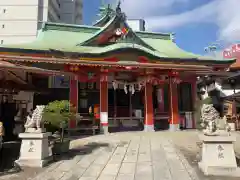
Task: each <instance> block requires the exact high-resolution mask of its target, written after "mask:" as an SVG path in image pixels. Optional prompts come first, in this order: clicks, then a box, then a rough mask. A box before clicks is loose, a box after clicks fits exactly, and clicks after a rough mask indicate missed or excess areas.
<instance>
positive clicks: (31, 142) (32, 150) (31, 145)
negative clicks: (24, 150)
mask: <svg viewBox="0 0 240 180" xmlns="http://www.w3.org/2000/svg"><path fill="white" fill-rule="evenodd" d="M29 146H30V147H29V149H28V152H34V148H33V146H34V143H33V141H30V143H29Z"/></svg>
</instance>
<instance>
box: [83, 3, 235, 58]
mask: <svg viewBox="0 0 240 180" xmlns="http://www.w3.org/2000/svg"><path fill="white" fill-rule="evenodd" d="M103 1H105V2H106V3H108V2H110V3H112V4H116V1H117V0H103ZM83 2H84V4H83V6H84V10H83V13H84V14H83V16H84V24H88V25H90V24H92V23H93V22H94V21H96V20H97V16H96V14H97V13H98V8H99V6H100V4H101V0H84V1H83ZM121 7H122V11H124V12H125V13H126V15H127V17H128V18H143V19H145V21H146V26H147V29H148V31H154V32H174V33H176V37H175V38H176V43H177V44H178V46H179V47H181V48H183V49H184V50H187V51H190V52H193V53H197V54H204V48H205V47H206V46H208V45H210V44H212V43H216V42H217V43H218V44H220V45H221V46H224V47H226V46H227V45H229V44H231V43H233V42H236V41H238V40H240V13H239V7H240V0H122V5H121Z"/></svg>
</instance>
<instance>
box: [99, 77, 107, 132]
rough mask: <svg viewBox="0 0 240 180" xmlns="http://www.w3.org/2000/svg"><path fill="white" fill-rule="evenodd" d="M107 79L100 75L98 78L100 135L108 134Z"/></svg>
mask: <svg viewBox="0 0 240 180" xmlns="http://www.w3.org/2000/svg"><path fill="white" fill-rule="evenodd" d="M107 79H108V77H107V74H102V75H101V78H100V122H101V131H102V133H104V134H106V133H108V81H107Z"/></svg>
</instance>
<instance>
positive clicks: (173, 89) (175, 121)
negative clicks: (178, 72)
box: [169, 77, 179, 131]
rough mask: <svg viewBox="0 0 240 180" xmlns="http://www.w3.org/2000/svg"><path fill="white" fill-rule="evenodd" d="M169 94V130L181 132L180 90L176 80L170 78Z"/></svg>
mask: <svg viewBox="0 0 240 180" xmlns="http://www.w3.org/2000/svg"><path fill="white" fill-rule="evenodd" d="M169 94H170V98H169V100H170V103H169V105H170V120H169V130H171V131H176V130H179V110H178V90H177V82H175V81H174V78H172V77H170V78H169Z"/></svg>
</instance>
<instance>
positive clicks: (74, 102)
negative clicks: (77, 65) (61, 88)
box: [69, 77, 78, 128]
mask: <svg viewBox="0 0 240 180" xmlns="http://www.w3.org/2000/svg"><path fill="white" fill-rule="evenodd" d="M69 90H70V92H69V101H70V104H71V106H73V107H74V109H70V110H71V111H73V112H75V113H77V112H78V79H77V77H71V79H70V87H69ZM76 125H77V124H76V119H72V120H71V121H70V124H69V126H70V128H74V127H76Z"/></svg>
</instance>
